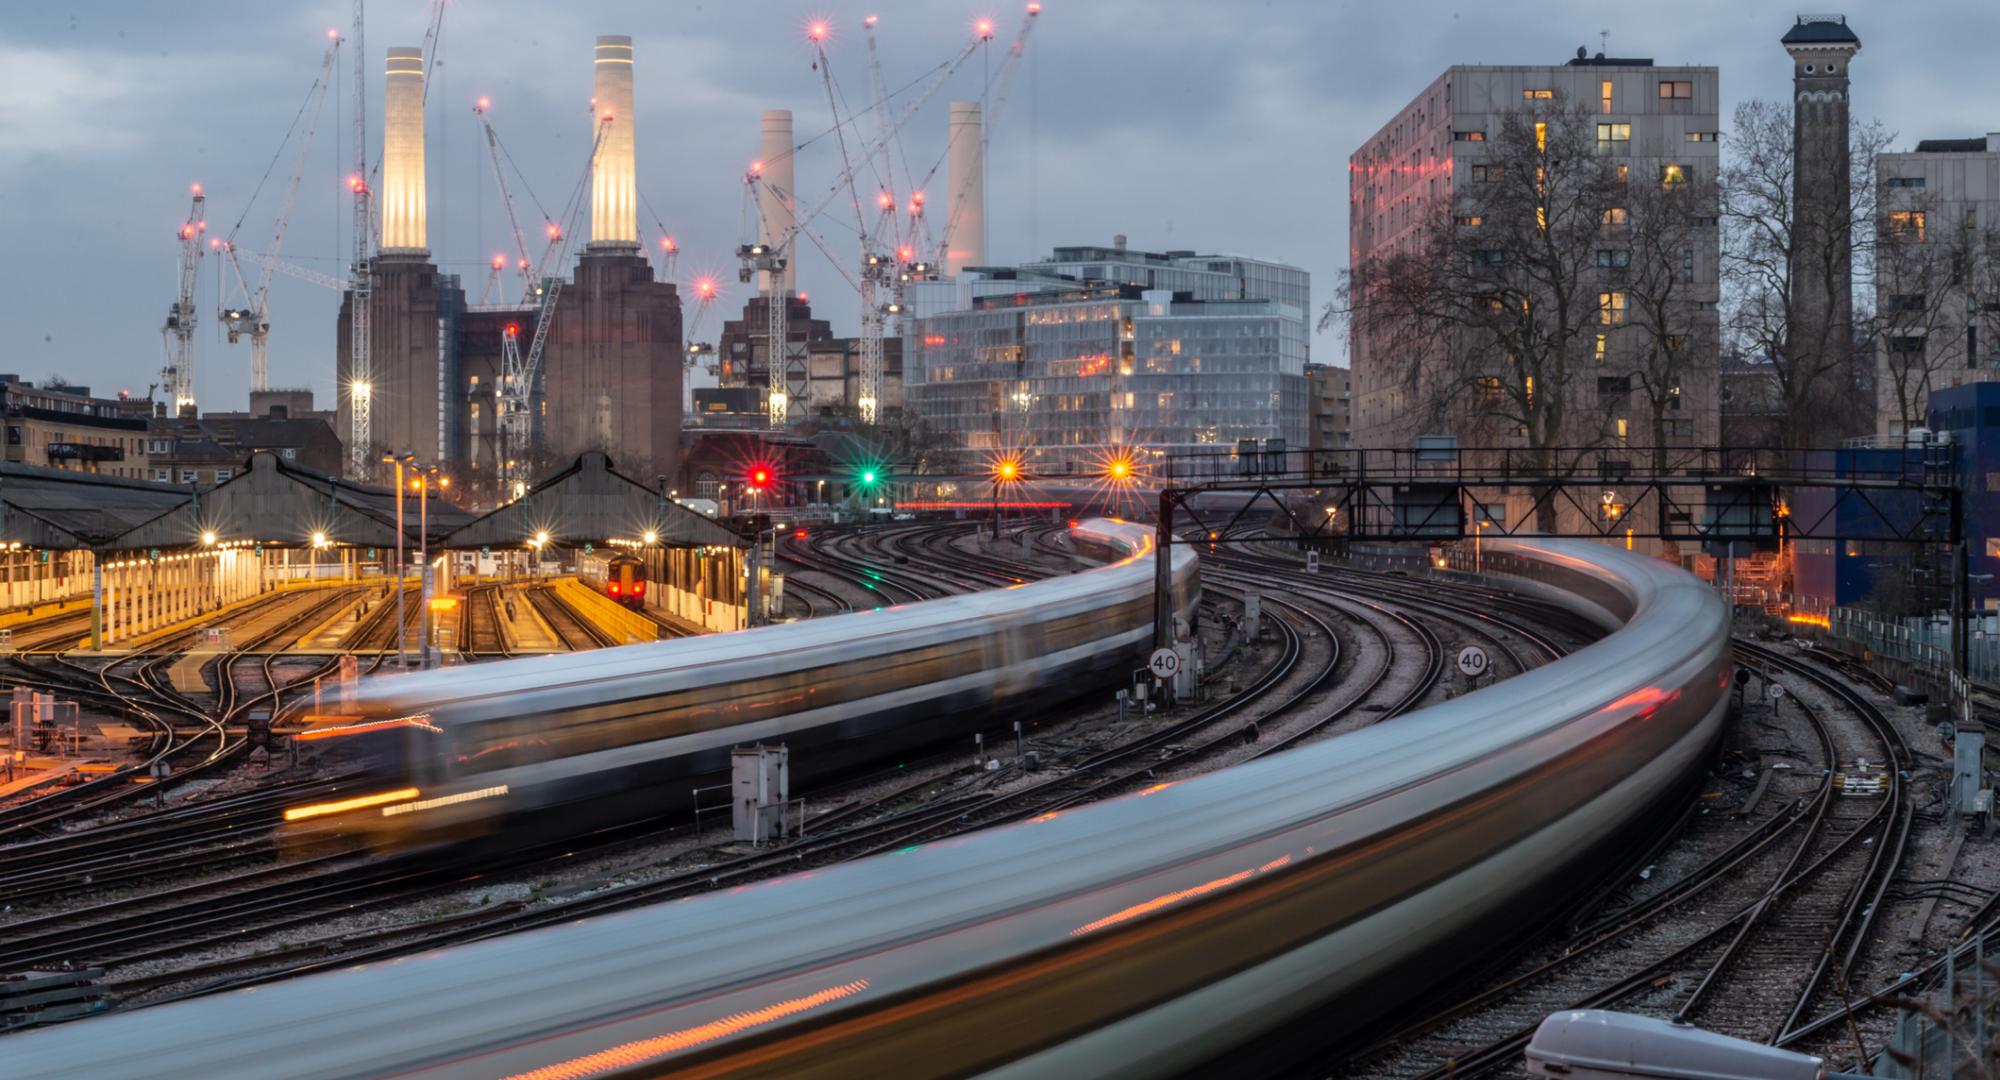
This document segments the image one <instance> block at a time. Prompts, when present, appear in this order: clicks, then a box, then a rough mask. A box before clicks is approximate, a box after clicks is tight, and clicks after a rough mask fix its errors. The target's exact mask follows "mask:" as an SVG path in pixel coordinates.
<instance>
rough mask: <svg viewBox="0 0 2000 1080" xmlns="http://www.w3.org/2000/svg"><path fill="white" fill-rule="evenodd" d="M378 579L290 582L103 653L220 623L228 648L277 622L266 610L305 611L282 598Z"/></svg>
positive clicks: (141, 648)
mask: <svg viewBox="0 0 2000 1080" xmlns="http://www.w3.org/2000/svg"><path fill="white" fill-rule="evenodd" d="M377 580H379V579H368V580H356V579H342V578H330V579H326V580H321V581H299V582H287V583H285V584H283V585H280V586H278V587H276V588H273V589H271V590H269V591H267V592H263V593H260V594H258V595H256V596H251V597H246V598H244V599H241V600H237V601H234V602H232V603H228V604H224V605H223V606H221V607H219V608H216V609H215V610H214V611H209V612H204V613H203V614H200V615H197V616H194V617H192V618H188V619H182V620H180V621H178V622H173V623H168V624H167V625H165V626H161V627H157V628H155V629H152V630H148V631H146V632H145V633H143V634H137V635H134V636H132V637H129V638H126V639H125V640H124V641H121V642H119V643H117V644H116V645H107V646H105V648H104V653H105V654H106V655H120V654H127V653H135V652H146V651H148V650H149V649H151V647H152V646H153V645H155V644H157V643H158V642H161V641H165V640H167V639H169V638H172V637H173V636H175V635H177V634H184V633H187V632H188V631H190V630H199V629H204V628H207V627H218V626H220V627H227V628H228V629H229V634H228V637H227V640H226V641H225V642H224V645H225V646H226V647H228V648H240V647H241V646H242V643H243V642H244V641H246V640H249V639H250V638H252V637H255V636H256V635H257V634H260V633H263V632H265V631H267V630H269V629H270V628H271V627H272V626H273V625H275V623H272V622H265V621H263V620H264V619H265V617H266V614H265V613H266V610H267V609H270V610H276V609H281V608H283V609H289V610H290V611H291V614H292V617H294V618H296V617H297V616H298V614H299V612H301V611H303V610H304V606H303V605H298V606H294V605H289V604H285V603H281V601H285V600H288V599H289V598H292V597H297V596H305V595H313V596H324V595H325V593H326V592H327V590H330V589H342V588H347V589H352V588H356V587H358V586H362V585H369V584H375V583H376V582H377ZM245 630H248V633H247V634H246V633H245V632H244V631H245ZM213 651H214V650H213V649H211V650H210V652H213Z"/></svg>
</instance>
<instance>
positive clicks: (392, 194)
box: [381, 49, 429, 254]
mask: <svg viewBox="0 0 2000 1080" xmlns="http://www.w3.org/2000/svg"><path fill="white" fill-rule="evenodd" d="M381 205H382V250H383V251H385V252H402V253H408V254H420V253H423V252H425V251H427V250H428V249H429V242H428V241H427V239H426V237H425V234H424V53H423V50H422V49H390V50H389V74H388V85H387V86H386V87H385V88H384V89H383V92H382V192H381Z"/></svg>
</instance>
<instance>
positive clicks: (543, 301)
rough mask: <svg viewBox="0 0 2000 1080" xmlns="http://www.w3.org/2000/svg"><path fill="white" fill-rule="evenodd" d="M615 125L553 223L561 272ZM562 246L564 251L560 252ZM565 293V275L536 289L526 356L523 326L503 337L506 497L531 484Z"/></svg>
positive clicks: (606, 124) (600, 128) (606, 123)
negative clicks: (544, 384)
mask: <svg viewBox="0 0 2000 1080" xmlns="http://www.w3.org/2000/svg"><path fill="white" fill-rule="evenodd" d="M612 122H613V118H612V116H611V115H610V114H609V113H606V114H605V115H604V116H602V117H601V118H599V120H598V122H597V135H596V137H595V138H593V139H592V140H591V143H590V158H589V161H588V162H587V163H586V165H585V166H584V170H583V179H582V180H580V181H579V182H578V183H577V187H576V190H575V191H574V192H573V193H572V194H571V196H570V202H569V206H568V209H567V211H566V212H565V214H564V216H563V220H564V222H565V224H564V226H563V227H557V226H556V225H555V224H554V223H553V222H551V223H550V245H551V248H552V249H553V250H554V254H555V266H556V267H557V268H558V269H560V267H562V266H563V265H564V263H565V262H566V261H567V255H568V252H569V243H568V239H567V238H568V237H570V236H572V235H574V234H575V232H576V228H575V226H576V223H577V218H578V217H579V216H580V215H581V214H582V213H583V207H584V204H585V203H586V202H588V201H589V200H588V199H587V198H586V197H585V196H586V193H587V192H589V190H590V178H591V176H592V175H593V174H594V173H595V172H596V170H597V154H598V151H599V150H600V149H602V148H603V146H604V133H605V132H606V131H608V130H610V128H611V124H612ZM558 242H560V247H559V248H558V247H557V246H556V245H557V243H558ZM562 288H563V277H562V275H561V273H555V274H551V275H549V276H548V277H545V278H543V279H542V282H541V284H540V285H539V286H537V287H536V289H535V294H536V295H535V297H534V302H535V303H536V304H537V305H539V306H538V307H537V309H536V312H535V334H534V337H533V338H531V339H530V340H529V343H528V351H527V352H526V353H525V354H524V353H522V352H521V344H520V339H521V334H520V326H519V324H510V325H508V326H507V328H506V329H505V330H504V331H503V332H502V333H501V335H500V386H499V401H498V404H497V406H496V407H497V409H498V411H499V423H500V453H499V454H496V455H494V456H495V457H496V458H497V460H498V462H499V465H500V490H501V491H502V492H506V491H509V490H512V491H515V492H519V491H522V490H524V489H525V486H526V483H527V480H528V475H527V470H528V469H529V467H530V466H531V464H532V461H531V458H532V456H533V447H534V427H535V423H534V422H535V416H534V413H533V411H532V408H533V399H534V388H535V384H536V383H538V382H539V381H540V380H541V375H542V349H543V348H544V346H546V345H547V344H548V340H549V327H551V326H553V325H554V324H555V321H556V320H555V316H556V300H557V298H558V297H560V296H561V295H562Z"/></svg>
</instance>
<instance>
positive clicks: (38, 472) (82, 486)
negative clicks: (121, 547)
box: [0, 463, 188, 549]
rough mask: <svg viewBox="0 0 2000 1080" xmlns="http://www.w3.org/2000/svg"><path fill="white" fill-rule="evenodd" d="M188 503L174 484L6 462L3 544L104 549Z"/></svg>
mask: <svg viewBox="0 0 2000 1080" xmlns="http://www.w3.org/2000/svg"><path fill="white" fill-rule="evenodd" d="M187 500H188V489H187V488H185V487H175V486H173V485H171V484H153V483H148V482H146V481H144V480H128V479H124V478H122V477H111V476H96V475H93V474H91V473H82V472H72V471H70V470H68V469H45V468H41V467H40V466H35V465H17V464H13V463H0V543H11V544H20V545H22V546H23V547H36V548H58V549H71V548H99V547H104V546H107V545H109V544H111V543H112V542H113V541H115V540H116V539H117V538H118V537H119V536H122V535H124V534H125V533H126V532H129V531H130V530H132V529H133V528H134V527H136V526H138V525H140V524H142V523H144V522H147V521H151V520H152V519H154V518H156V517H158V516H160V515H161V514H162V513H166V512H167V511H170V510H172V509H173V508H174V507H177V506H179V505H181V504H182V503H185V502H187Z"/></svg>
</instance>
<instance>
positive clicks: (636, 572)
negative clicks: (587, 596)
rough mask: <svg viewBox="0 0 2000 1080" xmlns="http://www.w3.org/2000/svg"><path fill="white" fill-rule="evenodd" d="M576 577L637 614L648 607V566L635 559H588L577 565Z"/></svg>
mask: <svg viewBox="0 0 2000 1080" xmlns="http://www.w3.org/2000/svg"><path fill="white" fill-rule="evenodd" d="M576 576H577V577H578V578H580V579H582V581H583V583H584V584H586V585H589V586H590V587H591V588H593V589H596V590H597V591H598V592H601V593H603V594H604V595H605V596H606V597H607V598H609V599H610V600H612V601H614V602H616V603H619V604H623V605H625V606H626V607H628V608H631V609H633V610H634V611H637V610H638V609H640V608H642V607H645V606H646V564H645V562H643V561H642V560H640V558H639V557H638V556H636V555H627V554H624V553H622V552H621V553H619V554H615V555H585V556H583V557H582V558H579V559H578V560H577V561H576Z"/></svg>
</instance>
